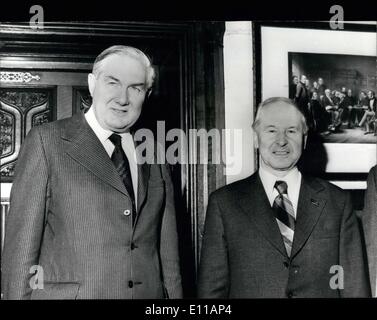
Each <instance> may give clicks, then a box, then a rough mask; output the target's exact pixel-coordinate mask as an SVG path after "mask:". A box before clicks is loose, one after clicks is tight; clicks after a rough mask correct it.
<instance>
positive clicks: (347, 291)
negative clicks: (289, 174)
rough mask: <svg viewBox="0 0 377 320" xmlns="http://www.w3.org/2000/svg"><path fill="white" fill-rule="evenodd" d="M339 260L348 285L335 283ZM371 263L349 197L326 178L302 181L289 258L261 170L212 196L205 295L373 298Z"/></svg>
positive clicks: (201, 288)
mask: <svg viewBox="0 0 377 320" xmlns="http://www.w3.org/2000/svg"><path fill="white" fill-rule="evenodd" d="M335 265H340V266H342V267H343V271H344V289H343V290H337V289H336V290H333V289H331V288H330V285H329V282H330V279H331V277H333V276H334V275H335V274H332V273H330V268H331V267H332V266H335ZM366 269H367V266H366V264H365V262H364V257H363V250H362V247H361V238H360V232H359V229H358V225H357V220H356V216H355V215H354V213H353V211H352V206H351V201H350V197H349V195H348V194H346V193H345V192H343V191H341V189H339V188H337V187H335V186H333V185H330V184H329V183H327V182H325V181H322V180H319V179H314V178H309V177H303V179H302V184H301V189H300V196H299V203H298V214H297V223H296V228H295V235H294V240H293V248H292V254H291V258H290V259H289V258H288V256H287V254H286V250H285V247H284V244H283V240H282V237H281V234H280V231H279V227H278V225H277V223H276V220H275V218H274V214H273V211H272V209H271V206H270V203H269V201H268V198H267V195H266V194H265V191H264V189H263V185H262V182H261V181H260V178H259V175H258V174H254V175H252V176H251V177H249V178H246V179H244V180H240V181H238V182H235V183H233V184H230V185H228V186H225V187H223V188H221V189H219V190H217V191H215V192H214V193H213V194H212V195H211V197H210V201H209V205H208V211H207V216H206V223H205V231H204V239H203V247H202V254H201V261H200V272H199V280H198V296H199V297H200V298H283V297H287V296H288V297H307V298H311V297H324V298H327V297H329V298H330V297H331V298H335V297H367V296H369V295H370V288H369V282H368V279H367V273H366Z"/></svg>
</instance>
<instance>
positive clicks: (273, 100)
mask: <svg viewBox="0 0 377 320" xmlns="http://www.w3.org/2000/svg"><path fill="white" fill-rule="evenodd" d="M273 103H285V104H288V105H291V106H293V107H294V108H295V109H296V110H297V111H298V112H299V113H300V115H301V123H302V131H303V133H304V135H306V134H307V133H308V125H307V123H306V119H305V116H304V114H303V113H302V111H301V110H300V108H299V107H298V106H297V104H295V103H294V102H293V101H292V100H291V99H288V98H285V97H271V98H268V99H266V100H264V101H262V102H261V103H260V104H259V106H258V110H257V115H256V116H255V119H254V122H253V125H252V128H253V129H254V131H257V129H258V127H259V125H260V122H261V118H262V110H263V108H264V107H266V106H268V105H270V104H273ZM282 112H284V111H283V110H282Z"/></svg>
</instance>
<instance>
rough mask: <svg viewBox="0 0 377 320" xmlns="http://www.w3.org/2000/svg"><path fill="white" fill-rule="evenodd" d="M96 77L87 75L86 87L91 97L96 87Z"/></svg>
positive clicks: (90, 74) (91, 74)
mask: <svg viewBox="0 0 377 320" xmlns="http://www.w3.org/2000/svg"><path fill="white" fill-rule="evenodd" d="M96 81H97V79H96V76H95V75H94V74H93V73H89V74H88V87H89V92H90V95H91V96H92V97H93V93H94V88H95V87H96Z"/></svg>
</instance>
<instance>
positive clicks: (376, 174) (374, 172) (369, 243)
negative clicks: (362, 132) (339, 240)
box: [362, 166, 377, 297]
mask: <svg viewBox="0 0 377 320" xmlns="http://www.w3.org/2000/svg"><path fill="white" fill-rule="evenodd" d="M367 185H368V188H367V191H366V193H365V201H364V210H363V213H362V223H363V229H364V236H365V243H366V248H367V254H368V265H369V279H370V284H371V287H372V294H373V297H377V292H376V291H377V290H376V284H377V279H376V278H377V277H376V276H377V166H374V167H373V168H372V169H371V170H370V172H369V175H368V181H367Z"/></svg>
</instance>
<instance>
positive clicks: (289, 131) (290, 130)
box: [288, 129, 297, 134]
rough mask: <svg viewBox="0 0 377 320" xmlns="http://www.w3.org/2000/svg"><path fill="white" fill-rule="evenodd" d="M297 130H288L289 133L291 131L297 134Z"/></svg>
mask: <svg viewBox="0 0 377 320" xmlns="http://www.w3.org/2000/svg"><path fill="white" fill-rule="evenodd" d="M296 132H297V130H295V129H291V130H288V133H291V134H295V133H296Z"/></svg>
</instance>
